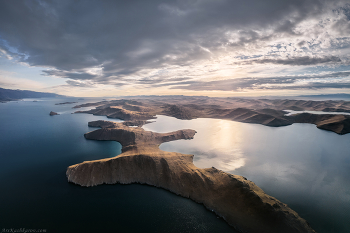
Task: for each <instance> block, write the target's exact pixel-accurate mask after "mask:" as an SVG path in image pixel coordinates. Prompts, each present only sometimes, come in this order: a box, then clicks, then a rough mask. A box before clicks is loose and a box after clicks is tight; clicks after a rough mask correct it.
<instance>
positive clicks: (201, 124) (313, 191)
mask: <svg viewBox="0 0 350 233" xmlns="http://www.w3.org/2000/svg"><path fill="white" fill-rule="evenodd" d="M143 128H144V129H146V130H152V131H156V132H169V131H174V130H179V129H194V130H196V131H197V134H196V135H195V136H194V139H193V140H179V141H173V142H168V143H163V144H162V145H161V146H160V148H161V149H162V150H166V151H177V152H181V153H186V154H194V155H195V156H194V164H195V165H196V166H197V167H200V168H206V167H212V166H214V167H216V168H218V169H221V170H224V171H227V172H230V173H232V174H236V175H242V176H244V177H246V178H247V179H249V180H252V181H253V182H255V183H256V184H257V185H258V186H259V187H260V188H262V189H263V190H264V191H265V192H266V193H267V194H269V195H271V196H274V197H276V198H277V199H279V200H280V201H282V202H284V203H287V204H288V205H289V206H290V207H291V208H292V209H294V210H295V211H297V212H298V213H299V215H300V216H302V217H303V218H305V219H306V220H307V221H308V222H309V223H310V224H311V226H312V227H313V228H314V229H315V230H316V231H317V232H319V233H323V232H324V233H329V232H335V233H341V232H344V233H345V232H350V222H349V221H348V220H349V216H350V147H349V145H350V134H347V135H337V134H336V133H333V132H329V131H324V130H320V129H317V128H316V126H315V125H312V124H293V125H290V126H285V127H267V126H263V125H257V124H247V123H239V122H233V121H226V120H218V119H204V118H201V119H194V120H178V119H176V118H173V117H167V116H158V118H157V120H156V122H154V123H151V124H147V125H145V126H144V127H143Z"/></svg>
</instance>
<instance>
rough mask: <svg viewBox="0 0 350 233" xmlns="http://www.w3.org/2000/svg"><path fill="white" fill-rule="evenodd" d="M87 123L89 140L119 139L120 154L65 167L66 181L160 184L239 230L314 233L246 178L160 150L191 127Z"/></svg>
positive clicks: (184, 135)
mask: <svg viewBox="0 0 350 233" xmlns="http://www.w3.org/2000/svg"><path fill="white" fill-rule="evenodd" d="M89 125H90V126H96V127H97V126H99V127H101V129H98V130H95V131H92V132H89V133H87V134H85V137H86V138H87V139H94V140H115V141H118V142H120V143H121V144H122V146H123V153H122V154H120V155H119V156H117V157H114V158H108V159H102V160H96V161H86V162H83V163H80V164H76V165H72V166H70V167H68V169H67V177H68V181H70V182H73V183H75V184H79V185H82V186H94V185H100V184H116V183H121V184H130V183H141V184H148V185H153V186H156V187H161V188H164V189H167V190H169V191H171V192H174V193H176V194H178V195H181V196H183V197H187V198H190V199H192V200H194V201H196V202H198V203H203V204H204V206H206V207H207V208H208V209H210V210H212V211H214V212H215V213H216V214H218V215H219V216H221V217H223V218H224V219H225V220H226V221H227V222H228V223H229V224H230V225H232V226H233V227H234V228H236V229H237V230H239V231H240V232H259V233H265V232H266V233H267V232H269V233H271V232H279V233H280V232H284V233H289V232H290V233H291V232H314V231H313V230H312V229H311V228H310V227H309V225H308V224H307V222H306V221H305V220H304V219H302V218H300V217H299V215H298V214H297V213H296V212H294V211H293V210H292V209H290V208H289V207H288V206H287V205H286V204H283V203H282V202H280V201H278V200H277V199H275V198H273V197H271V196H269V195H267V194H266V193H264V192H263V191H262V190H261V189H260V188H259V187H258V186H256V185H255V184H254V183H253V182H251V181H249V180H246V179H245V178H244V177H242V176H236V175H232V174H229V173H225V172H223V171H220V170H217V169H216V168H207V169H200V168H197V167H196V166H194V164H193V155H187V154H181V153H176V152H165V151H162V150H160V149H159V144H161V143H163V142H166V141H172V140H178V139H191V138H193V136H194V135H195V131H194V130H190V129H188V130H179V131H175V132H171V133H166V134H162V133H154V132H150V131H145V130H143V129H142V128H131V127H127V126H125V125H124V124H123V123H113V122H106V121H96V122H90V123H89Z"/></svg>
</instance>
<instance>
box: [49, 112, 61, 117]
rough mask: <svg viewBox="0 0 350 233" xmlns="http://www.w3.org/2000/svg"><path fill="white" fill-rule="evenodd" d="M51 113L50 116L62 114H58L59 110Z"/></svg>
mask: <svg viewBox="0 0 350 233" xmlns="http://www.w3.org/2000/svg"><path fill="white" fill-rule="evenodd" d="M49 115H50V116H55V115H60V114H58V113H57V112H53V111H51V112H50V114H49Z"/></svg>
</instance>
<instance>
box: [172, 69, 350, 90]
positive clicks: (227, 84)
mask: <svg viewBox="0 0 350 233" xmlns="http://www.w3.org/2000/svg"><path fill="white" fill-rule="evenodd" d="M171 85H174V86H172V87H171V89H183V90H193V91H243V90H249V89H254V90H277V89H279V90H296V89H325V88H350V71H346V72H334V73H328V74H318V75H299V76H285V77H283V76H282V77H268V78H238V79H227V80H218V81H210V82H203V81H188V82H179V83H174V84H171Z"/></svg>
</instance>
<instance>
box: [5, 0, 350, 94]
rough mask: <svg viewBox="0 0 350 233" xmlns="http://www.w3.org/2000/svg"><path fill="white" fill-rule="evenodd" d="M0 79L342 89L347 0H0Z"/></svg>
mask: <svg viewBox="0 0 350 233" xmlns="http://www.w3.org/2000/svg"><path fill="white" fill-rule="evenodd" d="M0 87H2V88H9V89H26V90H34V91H43V92H54V93H58V94H63V95H69V96H86V97H87V96H94V97H95V96H125V95H206V96H264V95H284V96H286V95H291V96H292V95H303V94H334V93H349V94H350V1H349V0H283V1H282V0H244V1H242V0H178V1H173V0H169V1H156V0H149V1H144V0H140V1H137V0H133V1H121V0H120V1H118V0H115V1H111V0H108V1H107V0H106V1H103V0H97V1H93V0H89V1H79V0H77V1H76V0H70V1H68V0H57V1H55V0H48V1H42V0H28V1H22V0H17V1H6V0H0Z"/></svg>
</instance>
